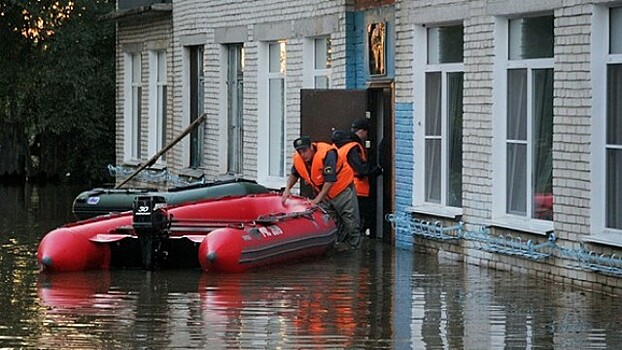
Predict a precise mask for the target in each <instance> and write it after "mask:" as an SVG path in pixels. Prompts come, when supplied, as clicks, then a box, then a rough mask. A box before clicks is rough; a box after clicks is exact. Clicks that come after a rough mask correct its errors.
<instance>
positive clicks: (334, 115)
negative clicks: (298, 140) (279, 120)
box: [300, 89, 367, 142]
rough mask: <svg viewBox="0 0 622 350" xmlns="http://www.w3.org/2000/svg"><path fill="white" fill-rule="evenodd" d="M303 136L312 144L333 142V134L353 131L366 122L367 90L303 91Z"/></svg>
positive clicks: (301, 109)
mask: <svg viewBox="0 0 622 350" xmlns="http://www.w3.org/2000/svg"><path fill="white" fill-rule="evenodd" d="M300 101H301V102H300V111H301V112H300V134H301V136H302V135H305V136H309V137H311V139H312V140H313V141H326V142H330V139H331V135H332V132H333V130H350V125H352V122H353V121H355V120H357V119H360V118H365V112H366V111H367V91H366V90H337V89H328V90H326V89H322V90H315V89H302V90H300Z"/></svg>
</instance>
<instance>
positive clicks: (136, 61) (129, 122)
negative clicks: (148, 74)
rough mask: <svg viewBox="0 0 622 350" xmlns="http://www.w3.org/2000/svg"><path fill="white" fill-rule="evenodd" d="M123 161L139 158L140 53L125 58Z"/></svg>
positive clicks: (140, 135)
mask: <svg viewBox="0 0 622 350" xmlns="http://www.w3.org/2000/svg"><path fill="white" fill-rule="evenodd" d="M125 67H126V72H125V108H124V109H125V111H124V114H125V118H124V119H125V125H124V127H125V133H124V137H125V146H124V155H125V160H126V161H129V160H134V161H135V160H139V159H140V157H141V152H140V151H141V147H140V144H141V141H142V132H141V114H142V108H141V100H142V84H141V57H140V53H130V54H126V56H125Z"/></svg>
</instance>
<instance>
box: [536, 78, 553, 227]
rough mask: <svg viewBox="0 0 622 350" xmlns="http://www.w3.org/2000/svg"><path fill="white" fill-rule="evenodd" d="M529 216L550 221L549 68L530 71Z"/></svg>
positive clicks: (551, 168)
mask: <svg viewBox="0 0 622 350" xmlns="http://www.w3.org/2000/svg"><path fill="white" fill-rule="evenodd" d="M532 127H533V139H532V147H533V176H534V179H533V187H534V188H533V193H534V200H533V217H534V218H536V219H542V220H553V69H537V70H534V71H533V126H532Z"/></svg>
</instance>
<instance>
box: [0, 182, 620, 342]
mask: <svg viewBox="0 0 622 350" xmlns="http://www.w3.org/2000/svg"><path fill="white" fill-rule="evenodd" d="M86 189H88V188H84V187H82V188H80V187H67V186H46V187H40V188H38V187H26V188H24V187H0V198H1V200H0V309H1V310H2V311H1V313H2V317H0V349H5V348H8V349H12V348H29V349H58V348H62V349H69V348H74V349H128V348H132V349H171V348H184V349H229V348H230V349H278V348H281V349H309V348H318V349H327V348H330V349H362V348H369V349H378V348H386V349H590V348H597V349H604V348H609V349H614V348H621V347H622V332H620V329H622V300H621V299H620V298H619V297H616V296H608V295H602V294H598V293H591V292H587V291H582V290H578V289H574V288H571V287H570V286H564V285H560V284H554V283H552V282H550V281H541V280H537V279H535V278H533V277H531V276H527V275H519V274H510V273H507V272H501V271H495V270H490V269H484V268H479V267H477V266H473V265H467V264H464V263H462V262H456V261H451V260H445V259H438V258H437V257H436V256H431V255H425V254H419V253H412V252H409V251H406V250H394V249H393V247H391V246H386V245H383V244H382V243H380V242H376V241H366V242H365V244H364V246H363V247H362V249H361V250H360V251H358V252H356V253H349V254H343V253H342V254H337V253H332V254H330V255H328V256H326V257H323V258H320V259H314V260H311V261H305V262H300V263H296V264H290V265H282V266H275V267H273V268H266V269H262V270H258V271H253V272H250V273H244V274H227V275H225V274H212V273H202V272H201V271H198V270H164V271H155V272H147V271H142V270H112V271H91V272H84V273H60V274H40V273H39V271H38V268H37V265H36V250H37V246H38V243H39V241H40V239H41V238H42V237H43V235H44V234H45V233H46V232H48V231H50V230H51V229H53V228H55V227H57V226H59V225H61V224H63V223H65V222H68V221H71V220H73V216H72V214H71V203H72V200H73V198H75V196H76V195H77V194H78V193H80V192H81V191H83V190H86Z"/></svg>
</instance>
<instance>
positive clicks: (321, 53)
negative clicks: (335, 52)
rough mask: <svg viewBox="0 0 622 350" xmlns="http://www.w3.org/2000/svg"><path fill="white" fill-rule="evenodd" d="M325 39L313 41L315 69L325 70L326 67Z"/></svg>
mask: <svg viewBox="0 0 622 350" xmlns="http://www.w3.org/2000/svg"><path fill="white" fill-rule="evenodd" d="M327 54H328V52H327V51H326V38H318V39H315V69H326V67H327V66H328V55H327Z"/></svg>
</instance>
